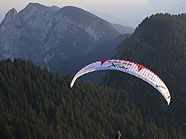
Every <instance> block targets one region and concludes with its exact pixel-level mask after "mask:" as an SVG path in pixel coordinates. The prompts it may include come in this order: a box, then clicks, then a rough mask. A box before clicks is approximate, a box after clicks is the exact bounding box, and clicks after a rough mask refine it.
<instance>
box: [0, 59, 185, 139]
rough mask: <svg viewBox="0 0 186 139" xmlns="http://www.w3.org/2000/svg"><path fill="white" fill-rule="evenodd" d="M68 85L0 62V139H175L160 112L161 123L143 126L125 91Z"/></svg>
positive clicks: (174, 129) (28, 67)
mask: <svg viewBox="0 0 186 139" xmlns="http://www.w3.org/2000/svg"><path fill="white" fill-rule="evenodd" d="M69 81H70V79H69V78H67V77H66V78H64V77H60V76H58V75H56V74H55V73H50V72H48V71H47V69H40V68H39V67H37V66H35V65H34V64H32V63H30V62H27V61H22V60H19V59H16V60H14V62H12V61H10V60H7V61H1V62H0V138H2V139H15V138H16V139H44V138H45V139H108V138H111V139H112V138H113V136H114V132H115V131H117V130H120V131H121V132H122V134H123V137H125V138H126V139H139V138H140V139H179V138H180V139H181V137H182V134H183V133H182V131H181V129H180V127H179V126H178V125H177V124H176V123H175V122H174V119H171V117H170V118H168V119H165V117H164V116H163V115H166V113H167V112H166V111H164V110H163V109H160V110H159V112H160V118H162V119H163V118H164V122H159V121H158V120H157V121H153V120H146V119H145V118H144V117H143V114H142V111H141V110H140V109H139V107H138V106H137V105H136V104H135V103H133V102H132V101H131V99H132V98H131V96H130V95H129V93H130V92H128V91H127V90H115V89H111V88H108V87H99V86H95V85H88V84H86V83H82V82H79V81H78V82H77V83H76V85H75V87H74V88H73V89H69ZM141 99H144V98H141ZM155 107H156V106H155ZM152 111H153V110H152ZM146 114H147V113H146ZM149 118H150V117H149Z"/></svg>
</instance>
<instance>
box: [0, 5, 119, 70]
mask: <svg viewBox="0 0 186 139" xmlns="http://www.w3.org/2000/svg"><path fill="white" fill-rule="evenodd" d="M119 34H120V33H119V32H118V31H117V30H116V29H115V28H113V27H112V25H111V24H110V23H109V22H107V21H105V20H103V19H101V18H99V17H97V16H95V15H93V14H91V13H89V12H87V11H85V10H83V9H80V8H77V7H72V6H67V7H63V8H59V7H54V6H53V7H46V6H44V5H41V4H37V3H30V4H28V5H27V6H26V7H25V8H24V9H23V10H21V11H20V12H17V11H16V10H15V9H12V10H10V11H9V12H8V13H7V14H6V16H5V19H4V20H3V21H2V23H1V24H0V57H1V58H5V59H6V58H11V59H13V58H23V59H28V60H32V61H33V62H35V63H37V64H40V65H45V66H48V65H50V64H48V63H53V61H57V60H58V61H59V60H61V61H62V60H67V61H68V60H69V59H71V58H73V57H77V56H80V55H84V54H86V53H87V52H91V51H92V50H94V49H95V48H97V47H99V46H101V44H104V43H106V42H109V41H111V40H112V39H113V38H115V37H117V36H118V35H119ZM55 66H56V67H57V66H59V65H55ZM49 68H51V67H49Z"/></svg>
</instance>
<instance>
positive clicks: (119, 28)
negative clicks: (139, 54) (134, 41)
mask: <svg viewBox="0 0 186 139" xmlns="http://www.w3.org/2000/svg"><path fill="white" fill-rule="evenodd" d="M112 26H113V27H114V28H115V29H116V30H117V31H119V32H120V33H121V34H127V33H129V34H132V33H133V32H134V29H133V28H131V27H128V26H123V25H120V24H114V23H112Z"/></svg>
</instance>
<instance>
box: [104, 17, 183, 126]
mask: <svg viewBox="0 0 186 139" xmlns="http://www.w3.org/2000/svg"><path fill="white" fill-rule="evenodd" d="M185 34H186V15H185V14H180V15H170V14H156V15H152V16H150V17H147V18H146V19H144V20H143V22H142V23H141V24H140V25H139V26H138V27H137V28H136V30H135V32H134V33H133V34H132V35H131V36H130V37H129V38H127V39H126V40H124V41H123V42H122V43H121V44H120V46H119V47H118V49H117V51H116V52H115V56H114V57H115V58H120V59H128V60H131V61H134V62H137V63H141V64H143V65H145V66H146V67H149V69H151V70H152V71H154V72H155V73H156V74H157V75H158V76H159V77H160V78H162V80H163V81H164V82H165V83H166V84H167V86H168V88H169V90H170V93H171V95H172V100H171V104H170V106H169V107H166V106H165V105H164V104H165V103H164V101H163V100H162V101H158V100H157V99H159V98H161V97H160V95H159V94H157V91H156V90H155V89H154V88H152V87H150V86H149V85H148V84H145V83H144V82H143V81H140V80H138V79H136V78H134V77H131V76H128V75H123V74H120V73H109V75H108V77H107V82H108V83H109V84H110V85H114V86H115V87H117V88H123V89H124V88H125V89H127V90H128V91H129V92H130V93H131V94H130V96H131V101H132V102H134V103H135V104H136V105H138V106H139V107H140V110H141V111H146V112H147V111H149V115H143V116H144V117H146V120H148V117H149V116H150V115H151V116H150V117H151V118H150V120H151V121H152V119H154V120H155V121H156V120H158V121H159V120H160V119H159V117H158V116H157V115H153V113H156V111H158V109H159V108H160V107H162V106H163V107H165V111H167V115H166V117H170V116H173V117H174V119H175V121H176V122H177V123H178V124H179V125H180V126H182V129H185V123H186V109H185V107H186V93H185V92H186V84H185V83H186V76H185V74H186V35H185ZM142 99H143V101H142ZM158 105H162V106H158ZM155 107H156V109H157V110H156V111H153V110H152V108H153V109H154V108H155ZM154 110H155V109H154ZM152 117H154V118H152Z"/></svg>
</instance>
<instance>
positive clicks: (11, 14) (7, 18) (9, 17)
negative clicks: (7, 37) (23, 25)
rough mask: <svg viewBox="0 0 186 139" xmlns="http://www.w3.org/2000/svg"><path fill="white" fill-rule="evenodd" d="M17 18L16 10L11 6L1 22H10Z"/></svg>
mask: <svg viewBox="0 0 186 139" xmlns="http://www.w3.org/2000/svg"><path fill="white" fill-rule="evenodd" d="M16 18H17V10H16V9H15V8H12V9H11V10H9V11H8V13H7V14H6V16H5V18H4V20H3V23H11V22H14V21H16Z"/></svg>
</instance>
